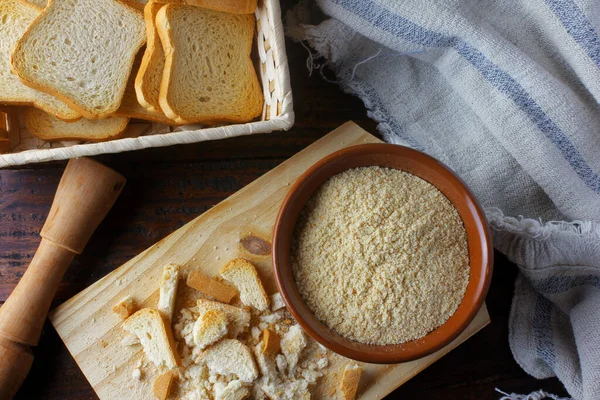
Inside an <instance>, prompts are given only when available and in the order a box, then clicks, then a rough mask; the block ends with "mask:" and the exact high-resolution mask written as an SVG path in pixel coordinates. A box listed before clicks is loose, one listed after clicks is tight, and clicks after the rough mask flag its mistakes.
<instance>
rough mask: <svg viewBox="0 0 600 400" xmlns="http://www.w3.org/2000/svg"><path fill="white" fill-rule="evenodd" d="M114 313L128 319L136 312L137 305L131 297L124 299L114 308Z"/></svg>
mask: <svg viewBox="0 0 600 400" xmlns="http://www.w3.org/2000/svg"><path fill="white" fill-rule="evenodd" d="M112 310H113V312H114V313H115V314H117V315H118V316H119V317H121V318H122V319H126V318H128V317H129V316H130V315H131V314H133V312H134V310H135V303H134V301H133V298H132V297H131V296H127V297H124V298H123V299H121V301H119V302H118V303H117V304H115V305H114V306H113V308H112Z"/></svg>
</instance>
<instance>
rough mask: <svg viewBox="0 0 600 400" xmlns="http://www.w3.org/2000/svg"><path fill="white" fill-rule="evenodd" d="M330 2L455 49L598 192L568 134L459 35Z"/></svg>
mask: <svg viewBox="0 0 600 400" xmlns="http://www.w3.org/2000/svg"><path fill="white" fill-rule="evenodd" d="M333 1H334V2H335V3H336V4H338V5H339V6H341V7H343V8H345V9H346V10H347V11H349V12H351V13H354V14H356V15H357V16H358V17H360V18H362V19H364V20H365V21H367V22H368V23H370V24H371V25H373V26H374V27H376V28H378V29H380V30H382V31H385V32H387V33H389V34H391V35H394V36H396V37H398V38H401V39H404V40H406V41H410V42H412V43H416V44H419V45H422V46H429V47H449V48H454V49H455V50H456V51H457V52H458V53H459V54H460V55H461V56H462V57H463V58H464V59H465V60H467V61H468V62H469V63H471V65H473V66H474V67H475V68H476V69H477V70H478V71H479V72H480V73H481V75H483V77H485V78H486V79H487V80H488V81H489V82H490V83H491V84H492V85H494V86H495V87H496V89H498V91H500V92H501V93H503V94H504V95H506V96H507V97H508V98H509V99H511V100H512V101H513V102H514V103H515V104H516V105H517V107H519V108H520V109H521V111H523V112H524V113H525V114H526V115H527V116H528V117H529V119H530V120H531V121H532V122H533V123H534V124H535V125H536V126H537V128H538V129H539V130H540V131H541V132H542V133H543V134H544V135H545V136H546V137H547V138H548V139H549V140H550V141H551V142H552V143H553V144H554V145H555V146H556V148H557V149H558V150H559V151H560V153H561V155H562V156H563V158H564V159H565V160H566V161H567V162H568V163H569V164H570V165H571V168H573V170H574V171H575V173H576V174H577V175H578V176H579V178H580V179H581V180H582V181H583V182H584V183H585V185H586V186H587V187H589V188H590V189H591V190H593V191H594V192H596V193H600V177H599V176H598V175H597V174H596V173H595V172H594V171H593V170H592V169H591V168H590V166H589V165H588V164H587V163H586V162H585V160H584V158H583V156H582V154H581V153H580V152H579V151H578V150H577V148H576V147H575V146H574V145H573V143H571V141H570V140H569V138H568V136H567V135H566V134H565V133H564V132H563V131H562V130H561V129H560V127H559V126H558V125H557V124H556V123H555V122H554V121H553V120H552V119H550V117H548V116H547V115H546V113H544V111H543V110H542V108H541V107H540V106H539V105H538V104H537V103H536V102H535V100H533V98H532V97H531V95H530V94H529V93H527V91H526V90H525V89H524V88H523V87H522V86H521V85H520V84H519V83H518V82H517V81H516V80H515V79H513V78H512V77H511V76H510V75H509V74H508V73H506V72H505V71H502V70H501V69H500V68H498V67H497V66H496V65H495V64H494V63H492V62H491V61H490V60H489V59H487V58H486V57H485V55H484V54H483V53H481V52H480V51H479V50H477V49H476V48H474V47H473V46H471V45H469V44H468V43H466V42H465V41H463V40H462V39H460V38H457V37H451V36H445V35H442V34H441V33H438V32H434V31H431V30H429V29H426V28H423V27H421V26H419V25H417V24H415V23H414V22H411V21H409V20H407V19H406V18H403V17H401V16H399V15H397V14H394V13H391V12H390V11H389V10H387V9H385V8H383V7H381V6H380V5H379V4H377V3H375V2H373V1H372V0H333Z"/></svg>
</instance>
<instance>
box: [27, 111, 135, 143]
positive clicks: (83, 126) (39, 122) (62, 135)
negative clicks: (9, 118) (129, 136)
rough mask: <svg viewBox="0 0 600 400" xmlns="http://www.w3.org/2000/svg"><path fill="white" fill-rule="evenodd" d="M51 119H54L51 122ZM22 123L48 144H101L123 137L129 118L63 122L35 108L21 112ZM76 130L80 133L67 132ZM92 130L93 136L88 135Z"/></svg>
mask: <svg viewBox="0 0 600 400" xmlns="http://www.w3.org/2000/svg"><path fill="white" fill-rule="evenodd" d="M53 119H55V120H54V121H53ZM23 122H24V123H25V126H26V127H27V130H28V131H29V132H30V133H32V134H33V135H35V136H36V137H38V138H39V139H42V140H46V141H48V142H52V141H60V140H83V141H87V142H103V141H106V140H112V139H118V138H120V137H122V136H123V133H124V132H125V129H127V124H128V123H129V118H126V117H112V118H108V119H104V120H94V121H90V120H87V119H78V120H77V121H63V120H61V119H60V118H58V117H55V116H54V115H51V114H49V113H46V112H45V111H43V110H39V109H37V108H32V107H31V108H26V109H25V110H24V111H23ZM74 128H78V129H79V132H80V133H77V132H68V131H69V130H72V129H74ZM99 128H104V129H105V131H104V132H102V131H101V132H100V133H98V129H99ZM92 130H94V131H95V132H94V133H95V136H90V135H89V133H88V134H85V133H83V132H90V131H92Z"/></svg>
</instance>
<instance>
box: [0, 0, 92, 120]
mask: <svg viewBox="0 0 600 400" xmlns="http://www.w3.org/2000/svg"><path fill="white" fill-rule="evenodd" d="M41 12H42V10H41V9H40V8H38V7H36V6H34V5H33V4H30V3H27V2H25V1H21V0H2V1H0V21H1V23H0V103H2V104H13V105H32V106H35V107H38V108H40V109H42V110H44V111H46V112H47V113H50V114H52V115H54V116H56V117H59V118H61V119H64V120H69V121H72V120H77V119H79V118H80V117H81V115H79V113H77V112H76V111H75V110H73V109H71V108H70V107H69V106H67V105H66V104H65V103H63V102H62V101H60V100H59V99H57V98H56V97H54V96H51V95H49V94H46V93H42V92H40V91H38V90H35V89H32V88H30V87H29V86H26V85H25V84H23V82H21V80H20V79H19V77H18V76H17V75H15V74H14V73H12V72H11V67H10V54H11V52H12V50H13V48H14V47H15V44H16V43H17V41H18V40H19V38H20V37H21V36H22V35H23V34H24V33H25V31H26V30H27V28H28V27H29V26H30V25H31V24H32V22H33V21H34V20H35V19H36V18H37V17H38V16H39V15H40V13H41Z"/></svg>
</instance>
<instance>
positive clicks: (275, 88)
mask: <svg viewBox="0 0 600 400" xmlns="http://www.w3.org/2000/svg"><path fill="white" fill-rule="evenodd" d="M255 15H256V21H257V23H256V35H257V37H256V39H257V40H256V43H257V45H258V51H257V52H256V53H257V54H258V60H257V61H259V62H260V67H259V68H258V71H257V72H258V75H259V76H260V79H261V82H262V87H263V92H264V96H265V104H264V108H263V113H262V116H261V120H260V121H254V122H249V123H245V124H236V125H226V126H219V127H212V128H205V127H202V126H201V125H183V126H179V127H176V128H175V127H171V126H168V125H163V124H157V123H150V122H146V121H138V120H132V121H131V122H130V124H129V126H128V127H127V130H126V131H125V135H124V137H123V138H122V139H116V140H111V141H108V142H101V143H85V142H75V141H69V142H52V143H51V142H45V141H43V140H40V139H37V138H36V137H35V136H33V135H31V133H29V132H28V131H27V129H25V128H24V124H23V123H22V122H23V121H22V116H21V115H20V111H19V109H18V108H16V107H8V108H6V109H5V110H4V111H6V112H7V116H6V117H7V121H6V127H7V136H8V140H6V138H4V141H3V142H2V140H3V139H2V138H1V136H2V134H1V133H0V148H1V146H2V145H4V146H5V147H6V148H8V153H5V154H0V168H3V167H7V166H13V165H22V164H29V163H36V162H44V161H51V160H64V159H68V158H74V157H81V156H92V155H97V154H103V153H119V152H122V151H130V150H139V149H145V148H148V147H161V146H170V145H174V144H182V143H195V142H202V141H205V140H215V139H224V138H229V137H234V136H242V135H250V134H255V133H266V132H272V131H276V130H287V129H289V128H291V126H292V125H293V124H294V111H293V104H292V90H291V87H290V76H289V69H288V63H287V57H286V53H285V41H284V34H283V26H282V24H281V9H280V6H279V0H260V1H259V5H258V8H257V10H256V13H255ZM128 136H129V137H128Z"/></svg>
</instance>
